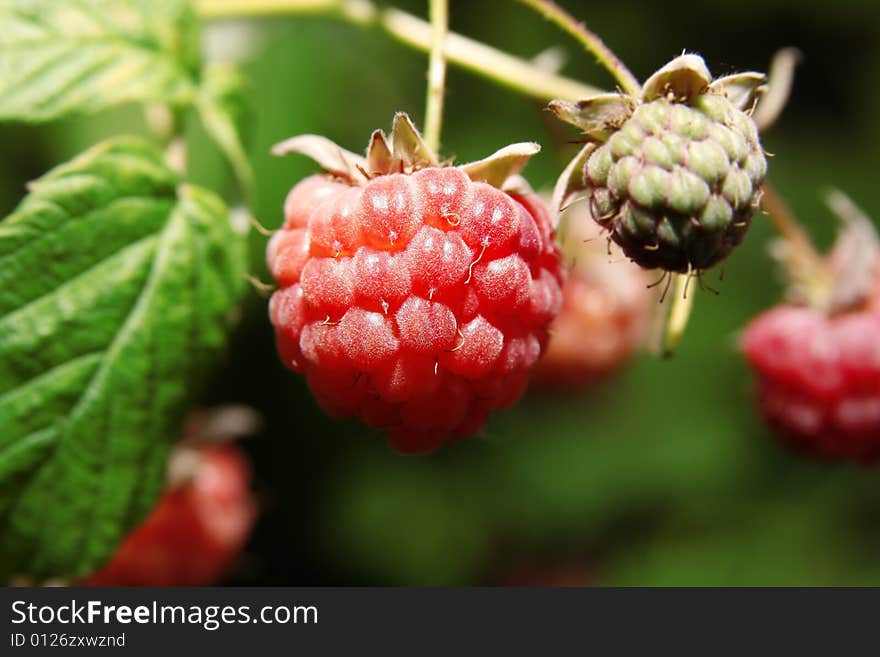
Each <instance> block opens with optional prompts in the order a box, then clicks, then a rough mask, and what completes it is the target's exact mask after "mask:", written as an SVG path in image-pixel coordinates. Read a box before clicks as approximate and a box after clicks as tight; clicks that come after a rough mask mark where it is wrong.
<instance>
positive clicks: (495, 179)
mask: <svg viewBox="0 0 880 657" xmlns="http://www.w3.org/2000/svg"><path fill="white" fill-rule="evenodd" d="M540 150H541V146H540V145H538V144H536V143H534V142H522V143H519V144H511V145H510V146H505V147H504V148H502V149H500V150H498V151H496V152H494V153H493V154H492V155H490V156H489V157H486V158H483V159H482V160H477V161H476V162H470V163H468V164H462V165H460V166H459V167H457V168H458V169H459V170H460V171H462V172H463V173H464V174H465V175H467V176H468V177H469V178H470V179H471V180H473V181H474V182H484V183H488V184H490V185H492V186H493V187H497V188H498V189H503V188H505V184H506V183H507V182H508V180H510V179H512V178H513V177H514V176H518V174H519V172H520V171H522V170H523V168H524V167H525V166H526V164H527V163H528V161H529V158H531V157H532V156H533V155H535V154H537V153H538V152H540Z"/></svg>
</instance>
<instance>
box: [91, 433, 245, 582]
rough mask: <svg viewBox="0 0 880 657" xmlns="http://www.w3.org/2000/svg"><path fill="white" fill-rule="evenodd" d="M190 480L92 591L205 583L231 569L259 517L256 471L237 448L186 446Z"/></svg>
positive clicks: (130, 539)
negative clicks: (252, 478) (254, 491)
mask: <svg viewBox="0 0 880 657" xmlns="http://www.w3.org/2000/svg"><path fill="white" fill-rule="evenodd" d="M172 463H177V464H183V465H184V466H185V467H186V468H187V469H188V470H189V478H188V479H187V480H186V481H185V482H184V483H181V484H179V485H177V486H175V487H173V488H171V489H170V490H169V491H168V492H166V493H165V495H164V496H163V497H162V498H161V499H160V500H159V504H158V505H157V506H156V508H155V509H154V510H153V511H152V513H151V514H150V515H149V516H148V517H147V519H146V520H145V521H144V523H143V524H142V525H141V526H140V527H138V528H137V529H135V530H134V531H133V532H132V533H130V534H129V535H128V536H127V537H126V539H125V540H124V541H123V543H122V545H121V546H120V547H119V550H118V551H117V552H116V554H115V555H114V556H113V557H112V558H111V559H110V561H109V562H108V563H107V564H106V565H104V566H103V567H102V568H101V569H100V570H98V571H97V572H95V573H93V574H92V575H91V576H89V577H88V578H86V579H85V580H83V581H82V582H81V583H80V584H82V585H86V586H206V585H210V584H215V583H216V582H217V581H219V580H220V579H221V578H222V577H223V576H224V575H225V574H226V572H227V571H228V569H229V567H230V565H231V564H232V562H233V560H234V559H235V557H236V556H237V555H238V554H239V552H240V551H241V549H242V547H243V545H244V543H245V541H246V540H247V537H248V535H249V534H250V531H251V528H252V526H253V523H254V519H255V517H256V505H255V503H254V500H253V498H252V496H251V493H250V490H249V484H250V468H249V466H248V462H247V459H246V457H245V456H244V454H243V453H242V452H241V451H240V450H239V449H238V448H236V447H234V446H233V445H220V446H212V447H208V448H201V449H192V448H180V449H178V451H177V452H175V456H174V459H172Z"/></svg>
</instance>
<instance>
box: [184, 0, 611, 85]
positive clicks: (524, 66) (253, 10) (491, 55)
mask: <svg viewBox="0 0 880 657" xmlns="http://www.w3.org/2000/svg"><path fill="white" fill-rule="evenodd" d="M196 6H197V8H198V11H199V14H200V15H201V16H202V17H203V18H205V19H212V18H219V19H228V18H234V17H244V16H252V17H268V16H273V15H278V14H329V15H332V16H334V17H336V18H340V19H342V20H345V21H348V22H350V23H354V24H356V25H362V26H368V25H376V26H378V27H379V28H381V29H382V30H384V31H385V32H386V33H387V34H389V35H390V36H392V37H394V38H395V39H397V40H398V41H400V42H401V43H404V44H406V45H408V46H410V47H412V48H415V49H416V50H421V51H423V52H429V51H430V49H431V35H432V32H433V30H432V28H431V25H430V24H429V23H427V22H426V21H423V20H422V19H420V18H417V17H416V16H413V15H412V14H408V13H406V12H405V11H400V10H399V9H394V8H392V7H387V8H383V9H379V8H377V7H375V5H373V3H372V2H369V0H200V1H199V2H197V3H196ZM443 54H444V55H445V56H446V59H447V60H448V61H449V62H450V63H453V64H455V65H457V66H461V67H462V68H465V69H467V70H469V71H471V72H472V73H476V74H477V75H481V76H483V77H485V78H487V79H489V80H494V81H495V82H498V83H499V84H502V85H504V86H506V87H509V88H511V89H514V90H516V91H519V92H521V93H524V94H526V95H528V96H531V97H533V98H537V99H538V100H544V101H547V100H554V99H557V98H560V99H563V100H572V101H574V100H579V99H581V98H587V97H589V96H595V95H597V94H600V93H602V90H601V89H598V88H597V87H592V86H590V85H587V84H583V83H582V82H578V81H577V80H572V79H571V78H567V77H563V76H561V75H556V74H554V73H550V72H548V71H545V70H542V69H541V68H540V67H538V66H535V65H534V64H532V63H531V62H529V61H527V60H525V59H521V58H519V57H514V56H513V55H510V54H508V53H506V52H502V51H500V50H497V49H495V48H492V47H490V46H487V45H486V44H484V43H481V42H479V41H475V40H473V39H468V38H467V37H464V36H462V35H460V34H455V33H454V32H450V33H449V34H447V35H446V39H445V40H444V44H443Z"/></svg>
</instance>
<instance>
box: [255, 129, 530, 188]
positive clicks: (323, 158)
mask: <svg viewBox="0 0 880 657" xmlns="http://www.w3.org/2000/svg"><path fill="white" fill-rule="evenodd" d="M540 150H541V147H540V146H539V145H538V144H536V143H533V142H523V143H518V144H511V145H510V146H505V147H504V148H502V149H500V150H498V151H497V152H495V153H493V154H492V155H490V156H489V157H486V158H484V159H482V160H478V161H476V162H470V163H468V164H463V165H461V166H459V167H458V168H459V169H460V170H461V171H462V172H463V173H465V174H466V175H467V176H468V177H470V178H471V180H474V181H476V182H485V183H488V184H490V185H492V186H493V187H497V188H498V189H503V190H505V191H524V190H530V188H529V186H528V183H526V181H525V179H523V178H522V177H521V176H520V175H519V173H520V171H522V169H523V167H525V165H526V163H527V162H528V160H529V158H531V157H532V156H533V155H535V154H536V153H538V152H539V151H540ZM290 153H298V154H300V155H305V156H307V157H310V158H311V159H313V160H315V161H316V162H317V163H318V164H320V165H321V167H322V168H323V169H324V170H325V171H326V172H327V173H329V174H331V175H333V176H334V177H336V178H338V179H340V180H343V181H345V182H347V183H348V184H350V185H362V184H364V183H366V182H367V181H368V180H370V179H371V178H374V177H376V176H383V175H388V174H392V173H412V172H414V171H418V170H419V169H424V168H427V167H442V166H450V163H449V162H440V159H439V158H438V157H437V154H436V153H434V152H433V151H432V150H431V149H430V148H429V147H428V145H427V144H426V143H425V141H424V139H422V135H421V134H420V133H419V131H418V130H417V129H416V127H415V125H414V124H413V122H412V121H411V120H410V118H409V117H408V116H407V115H406V114H404V113H403V112H398V113H397V114H395V115H394V123H393V124H392V128H391V135H390V136H386V134H385V133H384V132H383V131H382V130H375V131H374V132H373V134H372V136H371V137H370V143H369V145H368V146H367V152H366V157H361V156H360V155H355V154H354V153H351V152H349V151H347V150H345V149H343V148H341V147H339V146H337V145H336V144H334V143H333V142H332V141H330V140H329V139H327V138H325V137H320V136H318V135H301V136H299V137H292V138H291V139H287V140H286V141H283V142H281V143H279V144H277V145H276V146H274V147H273V148H272V154H273V155H288V154H290Z"/></svg>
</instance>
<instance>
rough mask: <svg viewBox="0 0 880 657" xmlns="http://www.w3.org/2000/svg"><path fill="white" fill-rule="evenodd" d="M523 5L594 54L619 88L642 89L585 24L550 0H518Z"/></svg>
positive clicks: (631, 92) (630, 91)
mask: <svg viewBox="0 0 880 657" xmlns="http://www.w3.org/2000/svg"><path fill="white" fill-rule="evenodd" d="M519 1H520V2H521V3H523V4H524V5H526V6H528V7H531V8H532V9H534V10H535V11H536V12H538V13H539V14H541V15H542V16H543V17H544V18H546V19H547V20H549V21H550V22H551V23H553V24H554V25H556V26H557V27H559V28H561V29H562V30H563V31H565V32H567V33H568V34H569V35H570V36H572V37H574V38H575V39H576V40H577V41H578V42H580V44H581V45H582V46H583V47H584V48H585V49H586V50H587V52H590V53H592V54H593V55H595V57H596V59H597V60H599V63H600V64H601V65H602V66H604V67H605V68H606V69H607V70H608V72H609V73H611V75H613V76H614V78H615V79H616V80H617V82H618V84H619V85H620V88H621V89H622V90H623V91H624V92H625V93H627V94H629V95H631V96H638V95H639V94H640V93H641V91H642V85H641V84H639V81H638V80H637V79H636V77H635V76H634V75H633V74H632V72H630V70H629V69H628V68H627V67H626V65H625V64H624V63H623V62H622V61H621V60H620V59H619V58H618V57H617V55H615V54H614V52H612V50H611V49H610V48H609V47H608V46H606V45H605V42H604V41H602V39H601V38H599V35H597V34H596V33H595V32H593V31H591V30H590V29H588V28H587V26H586V25H585V24H584V23H582V22H580V21H577V20H575V18H574V16H572V15H571V14H569V13H568V12H567V11H566V10H565V9H563V8H562V7H560V6H559V5H557V4H556V3H555V2H553V1H552V0H519Z"/></svg>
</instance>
